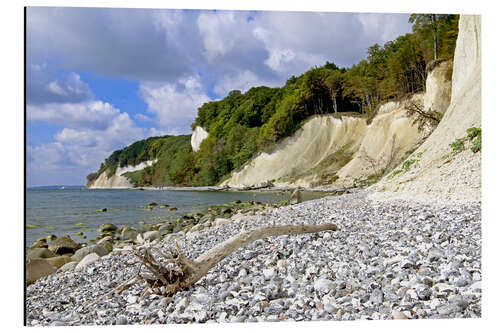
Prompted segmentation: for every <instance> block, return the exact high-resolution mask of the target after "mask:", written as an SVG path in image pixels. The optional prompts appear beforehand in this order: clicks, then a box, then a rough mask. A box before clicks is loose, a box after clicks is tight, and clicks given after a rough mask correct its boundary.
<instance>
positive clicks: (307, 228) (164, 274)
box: [116, 224, 337, 296]
mask: <svg viewBox="0 0 500 333" xmlns="http://www.w3.org/2000/svg"><path fill="white" fill-rule="evenodd" d="M327 230H331V231H335V230H337V226H336V225H335V224H320V225H268V226H263V227H259V228H256V229H254V230H250V231H244V232H241V233H239V234H237V235H235V236H233V237H231V238H229V239H227V240H226V241H224V242H222V243H220V244H218V245H216V246H214V247H213V248H212V249H210V250H209V251H207V252H205V253H203V254H201V255H200V256H199V257H198V258H196V259H194V260H192V259H189V258H187V257H186V256H184V254H183V253H182V251H181V250H180V248H179V246H178V245H177V244H176V252H175V251H171V253H170V254H164V253H162V252H161V251H160V250H159V249H157V248H154V247H151V248H148V249H146V251H145V254H141V253H140V252H139V251H138V250H135V251H134V254H135V255H136V256H137V257H138V258H139V260H140V261H141V263H142V264H143V265H144V266H145V267H146V268H147V269H148V270H149V271H150V272H151V273H152V275H153V276H152V277H151V276H150V277H144V276H141V275H140V274H137V275H136V276H134V277H133V278H132V279H130V280H129V281H127V282H125V283H124V284H122V285H121V286H119V287H118V288H117V289H116V291H117V292H118V293H121V292H122V291H124V290H125V289H128V288H130V287H131V286H132V285H133V284H135V283H138V282H140V281H145V282H146V284H147V286H146V288H145V289H144V292H143V296H144V295H146V294H147V293H155V294H161V295H166V296H168V295H173V294H175V293H177V292H179V291H182V290H186V289H188V288H189V287H191V286H192V285H194V284H195V283H196V282H198V281H199V280H200V279H201V278H202V277H203V276H204V275H205V274H206V273H207V272H208V271H209V270H210V269H211V268H212V267H214V266H215V265H216V264H217V263H218V262H219V261H221V260H222V259H224V258H225V257H227V256H228V255H230V254H231V253H233V252H234V251H235V250H237V249H238V248H240V247H243V246H245V245H247V244H249V243H250V242H253V241H255V240H258V239H262V238H267V237H270V236H281V235H298V234H306V233H314V232H320V231H327ZM152 250H154V251H156V252H157V253H158V254H159V255H160V256H162V257H163V258H164V261H165V262H166V263H167V266H164V265H162V264H161V263H159V262H158V261H157V260H156V259H155V258H154V256H153V254H152ZM169 264H173V265H169Z"/></svg>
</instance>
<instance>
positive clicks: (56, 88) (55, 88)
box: [47, 81, 68, 96]
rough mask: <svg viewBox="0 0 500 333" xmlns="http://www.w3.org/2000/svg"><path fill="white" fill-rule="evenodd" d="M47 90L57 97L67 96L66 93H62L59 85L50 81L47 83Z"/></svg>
mask: <svg viewBox="0 0 500 333" xmlns="http://www.w3.org/2000/svg"><path fill="white" fill-rule="evenodd" d="M47 89H48V90H49V91H50V92H52V93H54V94H57V95H61V96H67V95H68V94H67V93H66V91H64V89H63V88H62V87H61V86H60V85H59V83H58V82H57V81H52V82H50V83H49V85H48V86H47Z"/></svg>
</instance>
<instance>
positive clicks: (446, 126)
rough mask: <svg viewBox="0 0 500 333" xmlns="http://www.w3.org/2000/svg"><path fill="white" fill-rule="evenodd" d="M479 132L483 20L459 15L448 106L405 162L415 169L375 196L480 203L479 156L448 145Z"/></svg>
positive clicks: (381, 187)
mask: <svg viewBox="0 0 500 333" xmlns="http://www.w3.org/2000/svg"><path fill="white" fill-rule="evenodd" d="M472 127H477V128H480V127H481V18H480V16H475V15H461V16H460V21H459V34H458V38H457V44H456V48H455V56H454V63H453V77H452V88H451V102H450V105H449V107H448V108H447V110H446V113H445V114H444V117H443V119H442V120H441V122H440V123H439V125H438V126H437V128H436V129H435V130H434V132H433V133H432V134H431V135H430V136H429V138H428V139H427V140H426V141H425V142H424V143H423V144H422V145H421V146H420V147H419V148H418V150H416V151H415V152H414V153H413V154H412V155H411V156H409V157H408V159H407V160H408V161H410V160H414V161H416V162H415V163H413V167H412V168H410V170H408V171H407V172H402V173H400V174H398V175H396V176H394V177H392V176H391V175H389V176H387V177H385V178H384V179H383V180H382V181H381V182H380V183H378V184H377V185H376V186H374V188H375V189H377V190H379V191H392V192H408V193H427V194H430V195H433V196H438V197H440V198H443V199H448V200H453V199H456V200H460V201H479V200H481V153H480V152H478V153H473V152H472V151H471V149H469V147H467V146H466V147H465V149H464V150H463V151H462V152H459V153H458V154H451V152H452V148H451V147H450V144H451V143H453V142H455V141H456V140H457V139H460V138H463V137H465V136H466V130H467V129H468V128H472Z"/></svg>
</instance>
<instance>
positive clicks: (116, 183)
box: [88, 161, 156, 189]
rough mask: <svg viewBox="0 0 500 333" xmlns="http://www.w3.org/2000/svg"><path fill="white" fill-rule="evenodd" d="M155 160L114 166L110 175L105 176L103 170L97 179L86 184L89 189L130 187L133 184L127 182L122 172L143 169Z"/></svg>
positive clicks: (105, 173)
mask: <svg viewBox="0 0 500 333" xmlns="http://www.w3.org/2000/svg"><path fill="white" fill-rule="evenodd" d="M155 162H156V161H146V162H142V163H139V164H137V165H127V166H125V167H123V168H120V167H118V168H116V171H115V173H114V174H113V175H111V177H109V178H108V177H107V172H106V171H105V172H103V173H101V174H100V175H99V177H97V179H96V180H95V181H94V182H92V184H90V185H89V186H88V188H90V189H97V188H100V189H105V188H118V189H120V188H121V189H123V188H132V187H133V185H132V184H131V183H130V182H129V180H128V179H127V177H125V176H123V174H125V173H127V172H133V171H139V170H142V169H144V168H145V167H147V166H151V165H153V163H155Z"/></svg>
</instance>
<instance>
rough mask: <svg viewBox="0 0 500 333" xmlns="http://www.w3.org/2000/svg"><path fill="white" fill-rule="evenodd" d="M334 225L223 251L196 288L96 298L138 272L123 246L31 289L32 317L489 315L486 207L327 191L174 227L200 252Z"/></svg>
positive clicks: (70, 321) (35, 321)
mask: <svg viewBox="0 0 500 333" xmlns="http://www.w3.org/2000/svg"><path fill="white" fill-rule="evenodd" d="M270 223H275V224H302V223H305V224H320V223H336V224H337V226H338V228H339V230H338V231H336V232H322V233H316V234H305V235H292V236H279V237H270V238H267V239H263V240H258V241H255V242H253V243H251V244H249V245H247V246H245V247H243V248H240V249H238V250H237V251H235V252H234V253H233V254H231V255H230V256H228V257H227V258H225V259H224V260H223V261H221V262H220V263H219V264H218V265H217V266H215V267H214V268H213V269H212V270H211V271H209V273H208V274H207V275H206V276H205V277H204V278H203V279H202V280H200V281H199V282H198V283H197V284H196V285H195V286H194V287H193V288H191V289H189V290H187V291H184V292H180V293H177V294H176V295H174V296H173V297H162V296H157V295H152V296H148V297H146V298H145V299H144V300H140V299H139V295H140V293H141V291H142V287H141V285H136V286H134V287H132V288H130V289H128V290H126V291H124V292H123V293H122V294H121V295H112V296H109V297H106V298H104V299H103V300H102V301H100V302H97V303H95V304H91V303H92V302H94V301H95V300H96V299H98V298H99V297H100V296H102V295H105V294H106V293H109V292H110V291H112V290H113V289H114V288H116V286H118V285H119V284H121V283H122V282H124V281H125V280H127V279H129V278H130V277H132V276H133V275H134V274H136V272H137V269H138V267H139V265H138V264H134V263H135V258H134V257H133V255H132V254H130V251H127V250H126V249H125V250H117V249H115V250H114V251H112V252H111V253H110V254H108V255H107V256H104V257H102V258H100V260H98V261H96V262H94V263H92V264H90V265H89V266H87V267H86V268H85V269H84V270H82V271H80V272H74V271H68V272H61V271H58V272H56V273H54V274H52V275H50V276H47V277H44V278H41V279H40V280H38V281H36V282H35V283H34V284H33V285H30V286H29V287H28V288H27V294H26V296H27V298H26V316H27V324H28V325H29V326H39V325H41V326H47V325H94V324H96V325H109V324H171V323H196V322H200V323H204V322H256V321H304V320H305V321H309V320H355V319H392V318H394V317H396V318H457V317H460V318H473V317H480V316H481V206H480V203H479V202H476V203H470V202H469V203H449V202H438V201H434V202H432V201H427V202H423V201H414V200H409V199H407V200H399V199H394V198H392V197H391V198H388V199H387V200H381V201H372V200H370V199H369V198H368V196H367V192H359V193H355V194H346V195H342V196H339V197H326V198H323V199H318V200H312V201H308V202H304V203H301V204H297V205H293V206H286V207H281V208H277V209H273V210H270V211H267V212H265V213H260V214H257V215H252V216H247V217H245V218H243V219H238V220H235V221H233V223H231V224H227V225H221V226H218V227H215V228H209V229H204V230H201V231H197V232H189V233H188V234H186V235H184V234H182V233H181V234H177V235H169V236H167V237H165V238H163V239H161V240H160V241H158V242H157V243H156V244H154V245H155V246H158V247H159V248H161V249H162V250H164V251H166V250H167V248H169V247H173V246H174V242H173V239H176V240H177V241H178V243H179V245H180V246H181V248H182V250H183V251H184V253H185V255H187V256H188V257H190V258H195V257H197V256H198V255H200V254H201V253H203V252H204V251H206V250H208V249H210V248H211V247H213V246H214V245H216V244H218V243H220V242H222V241H223V240H225V239H227V238H229V237H231V236H233V235H235V234H237V233H238V232H240V231H241V229H242V228H245V229H246V230H249V229H252V228H255V227H258V226H261V225H265V224H270Z"/></svg>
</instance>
